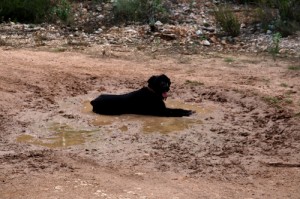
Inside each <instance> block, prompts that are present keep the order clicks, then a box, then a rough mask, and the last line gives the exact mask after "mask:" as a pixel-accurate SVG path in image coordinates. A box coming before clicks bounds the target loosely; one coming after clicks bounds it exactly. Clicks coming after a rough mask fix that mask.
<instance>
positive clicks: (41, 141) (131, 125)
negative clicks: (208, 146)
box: [16, 100, 213, 148]
mask: <svg viewBox="0 0 300 199" xmlns="http://www.w3.org/2000/svg"><path fill="white" fill-rule="evenodd" d="M166 105H167V107H170V108H183V109H190V110H194V111H196V114H194V115H193V116H191V117H153V116H141V115H121V116H105V115H98V114H95V113H93V112H92V106H91V105H90V103H89V102H88V101H86V102H84V103H83V108H82V110H81V112H82V113H83V114H92V115H93V117H92V118H93V119H92V120H91V121H90V124H91V125H92V126H94V127H95V128H94V129H93V130H84V129H80V128H76V127H73V126H71V125H69V124H61V123H52V124H47V127H45V128H43V129H40V128H34V130H33V131H34V132H47V133H41V134H40V135H41V136H34V135H31V134H23V135H20V136H18V137H17V138H16V141H17V142H19V143H27V144H32V145H37V146H44V147H48V148H64V147H70V146H74V145H83V144H85V143H88V142H97V139H99V138H98V136H93V135H94V134H95V133H97V132H98V133H99V132H105V133H110V132H112V131H119V132H121V133H122V132H124V133H125V132H128V131H130V132H142V133H162V134H166V133H176V132H180V131H184V130H186V129H188V128H190V127H192V126H195V125H202V123H203V122H202V120H201V118H204V117H206V116H207V115H209V114H210V113H211V112H212V111H213V109H212V108H202V107H200V106H197V105H195V104H190V103H189V104H187V103H182V102H178V101H175V100H168V102H167V103H166ZM44 134H47V135H49V136H48V137H47V136H44V137H43V136H42V135H44Z"/></svg>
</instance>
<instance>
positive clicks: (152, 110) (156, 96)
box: [91, 75, 193, 117]
mask: <svg viewBox="0 0 300 199" xmlns="http://www.w3.org/2000/svg"><path fill="white" fill-rule="evenodd" d="M170 85H171V81H170V79H169V78H168V77H167V76H166V75H159V76H152V77H151V78H150V79H149V80H148V87H143V88H141V89H139V90H137V91H133V92H131V93H127V94H123V95H109V94H102V95H100V96H98V97H97V98H96V99H94V100H93V101H91V104H92V106H93V112H95V113H98V114H103V115H121V114H139V115H153V116H165V117H182V116H189V115H191V114H192V113H193V111H190V110H184V109H171V108H167V107H166V105H165V103H164V101H163V100H164V98H163V95H162V93H164V92H168V91H169V90H170Z"/></svg>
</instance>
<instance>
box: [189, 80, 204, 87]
mask: <svg viewBox="0 0 300 199" xmlns="http://www.w3.org/2000/svg"><path fill="white" fill-rule="evenodd" d="M185 84H186V85H191V86H203V85H204V83H203V82H198V81H192V80H186V81H185Z"/></svg>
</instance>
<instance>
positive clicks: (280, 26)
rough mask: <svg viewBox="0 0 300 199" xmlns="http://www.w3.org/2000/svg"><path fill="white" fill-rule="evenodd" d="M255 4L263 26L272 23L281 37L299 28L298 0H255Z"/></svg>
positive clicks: (299, 2)
mask: <svg viewBox="0 0 300 199" xmlns="http://www.w3.org/2000/svg"><path fill="white" fill-rule="evenodd" d="M257 5H258V6H259V8H258V11H259V13H258V18H259V19H260V21H261V23H262V25H263V28H265V29H266V28H268V25H270V24H273V25H274V27H275V29H276V30H277V31H278V32H280V33H281V35H282V36H283V37H285V36H288V35H292V34H294V33H295V32H297V31H299V30H300V25H299V24H300V12H299V10H300V1H299V0H257ZM274 11H277V12H274Z"/></svg>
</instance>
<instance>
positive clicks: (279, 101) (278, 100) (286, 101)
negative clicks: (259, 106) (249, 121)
mask: <svg viewBox="0 0 300 199" xmlns="http://www.w3.org/2000/svg"><path fill="white" fill-rule="evenodd" d="M262 100H263V101H264V102H266V103H267V104H269V105H271V106H274V107H277V108H279V107H281V106H283V105H290V104H293V100H292V99H290V98H286V97H285V96H279V97H272V96H265V97H262Z"/></svg>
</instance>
